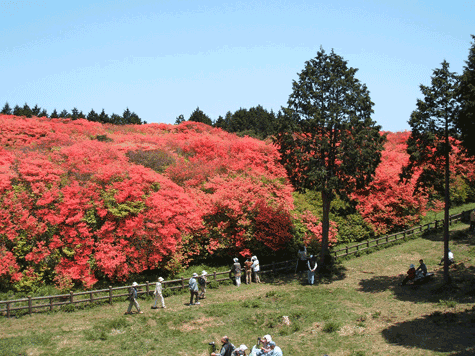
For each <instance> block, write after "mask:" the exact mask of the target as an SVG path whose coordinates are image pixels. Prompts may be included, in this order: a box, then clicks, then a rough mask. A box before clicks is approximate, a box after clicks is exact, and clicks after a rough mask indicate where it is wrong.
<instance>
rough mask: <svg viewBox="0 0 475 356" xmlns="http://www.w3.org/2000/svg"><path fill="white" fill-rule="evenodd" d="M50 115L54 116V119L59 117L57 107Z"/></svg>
mask: <svg viewBox="0 0 475 356" xmlns="http://www.w3.org/2000/svg"><path fill="white" fill-rule="evenodd" d="M49 117H50V118H52V119H58V118H59V114H58V112H57V111H56V109H54V110H53V112H52V113H51V115H50V116H49Z"/></svg>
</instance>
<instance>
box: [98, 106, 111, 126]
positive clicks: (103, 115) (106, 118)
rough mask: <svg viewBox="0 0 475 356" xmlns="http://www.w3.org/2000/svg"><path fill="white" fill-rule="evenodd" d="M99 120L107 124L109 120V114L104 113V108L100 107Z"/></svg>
mask: <svg viewBox="0 0 475 356" xmlns="http://www.w3.org/2000/svg"><path fill="white" fill-rule="evenodd" d="M99 122H102V123H103V124H108V123H109V122H110V118H109V115H107V114H106V112H105V111H104V109H102V111H101V113H100V114H99Z"/></svg>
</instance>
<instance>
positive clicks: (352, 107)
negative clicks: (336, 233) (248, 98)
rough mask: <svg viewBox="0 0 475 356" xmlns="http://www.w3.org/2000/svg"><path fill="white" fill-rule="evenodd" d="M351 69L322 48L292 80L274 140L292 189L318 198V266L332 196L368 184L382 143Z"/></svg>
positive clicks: (364, 90) (366, 97)
mask: <svg viewBox="0 0 475 356" xmlns="http://www.w3.org/2000/svg"><path fill="white" fill-rule="evenodd" d="M356 71H357V69H355V68H351V67H348V66H347V62H346V61H345V60H344V59H343V58H342V57H340V56H338V55H337V54H335V53H334V52H333V50H332V51H331V53H330V54H327V53H325V51H324V50H323V49H322V48H321V49H320V51H319V52H318V53H317V56H316V57H315V58H314V59H311V60H310V61H307V62H306V63H305V68H304V70H303V71H302V72H301V73H299V78H298V80H297V81H294V82H293V92H292V94H291V95H290V97H289V100H288V108H286V109H284V110H285V113H286V118H285V120H284V124H283V125H282V127H281V128H280V130H279V131H280V132H279V133H278V134H277V136H276V140H275V142H276V144H277V146H278V148H279V151H280V153H281V161H282V163H283V165H284V166H285V168H286V170H287V173H288V176H289V178H290V180H291V182H292V184H293V185H294V187H295V188H296V189H297V190H299V191H302V192H305V191H306V190H312V191H317V192H320V193H321V195H322V203H323V216H322V249H321V256H320V261H321V263H322V264H323V261H324V257H325V254H326V252H327V250H328V236H329V229H330V219H329V213H330V207H331V202H332V200H333V199H334V198H335V194H339V195H340V196H343V197H345V196H347V194H349V193H350V192H352V191H354V190H355V189H357V188H362V187H364V186H365V185H366V184H368V183H369V182H370V181H371V180H372V177H373V174H374V172H375V170H376V167H377V166H378V164H379V162H380V160H381V151H382V149H383V145H384V141H385V137H384V136H382V135H381V134H380V129H381V128H380V126H377V125H376V124H375V122H374V121H373V120H372V119H371V114H372V113H373V109H372V107H373V103H372V102H371V99H370V96H369V92H368V90H367V88H366V86H365V85H364V84H361V83H360V82H359V81H358V79H356V78H355V73H356Z"/></svg>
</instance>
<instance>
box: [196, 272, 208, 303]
mask: <svg viewBox="0 0 475 356" xmlns="http://www.w3.org/2000/svg"><path fill="white" fill-rule="evenodd" d="M207 275H208V272H206V271H203V272H201V276H199V277H198V288H199V295H198V299H205V298H206V297H205V293H206V282H207V280H206V276H207Z"/></svg>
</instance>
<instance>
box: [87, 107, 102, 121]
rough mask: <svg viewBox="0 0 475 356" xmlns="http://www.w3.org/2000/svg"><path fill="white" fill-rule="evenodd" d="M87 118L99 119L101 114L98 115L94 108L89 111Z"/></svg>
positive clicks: (90, 119)
mask: <svg viewBox="0 0 475 356" xmlns="http://www.w3.org/2000/svg"><path fill="white" fill-rule="evenodd" d="M86 119H87V120H88V121H98V120H99V115H97V113H96V112H95V111H94V109H91V111H89V114H87V117H86Z"/></svg>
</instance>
